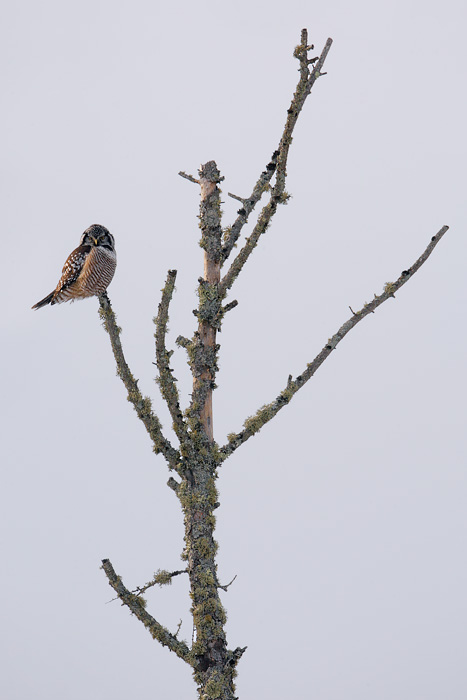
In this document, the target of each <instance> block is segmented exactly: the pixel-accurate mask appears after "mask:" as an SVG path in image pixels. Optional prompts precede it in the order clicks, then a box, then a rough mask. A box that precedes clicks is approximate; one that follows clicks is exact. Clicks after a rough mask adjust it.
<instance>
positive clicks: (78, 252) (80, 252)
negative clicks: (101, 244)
mask: <svg viewBox="0 0 467 700" xmlns="http://www.w3.org/2000/svg"><path fill="white" fill-rule="evenodd" d="M90 251H91V246H90V245H80V246H78V247H77V248H75V250H74V251H73V252H72V253H70V255H69V256H68V257H67V259H66V262H65V264H64V266H63V270H62V276H61V277H60V280H59V282H58V284H57V286H56V288H55V294H58V293H60V292H63V291H64V290H66V289H68V287H70V286H71V285H72V284H73V282H76V280H77V279H78V277H79V276H80V274H81V270H82V269H83V265H84V263H85V262H86V258H87V257H88V255H89V253H90Z"/></svg>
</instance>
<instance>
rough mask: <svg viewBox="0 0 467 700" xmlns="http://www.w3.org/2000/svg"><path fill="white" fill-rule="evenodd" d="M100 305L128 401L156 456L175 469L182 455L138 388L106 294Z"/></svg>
mask: <svg viewBox="0 0 467 700" xmlns="http://www.w3.org/2000/svg"><path fill="white" fill-rule="evenodd" d="M99 304H100V309H99V315H100V317H101V319H102V321H103V324H104V328H105V330H106V331H107V333H108V334H109V337H110V343H111V346H112V351H113V354H114V357H115V362H116V363H117V373H118V376H119V377H120V379H121V380H122V382H123V383H124V385H125V388H126V390H127V392H128V401H130V403H132V404H133V406H134V409H135V411H136V413H137V415H138V418H139V419H140V420H141V421H142V423H143V424H144V427H145V428H146V430H147V431H148V433H149V436H150V438H151V440H152V442H153V444H154V452H155V453H156V454H159V453H161V454H163V455H164V457H165V458H166V460H167V462H168V463H169V465H170V467H172V468H174V469H175V468H176V467H177V464H178V463H179V462H180V460H181V456H180V453H179V452H178V450H176V449H174V448H173V447H172V445H171V444H170V442H169V441H168V440H167V438H165V437H164V435H163V434H162V426H161V423H160V421H159V418H158V417H157V416H156V414H155V413H153V411H152V408H151V399H150V398H148V397H147V396H145V397H143V395H142V394H141V392H140V390H139V388H138V380H137V379H135V378H134V377H133V374H132V373H131V370H130V368H129V367H128V364H127V362H126V360H125V356H124V354H123V348H122V344H121V341H120V333H121V328H119V327H118V325H117V319H116V316H115V313H114V312H113V309H112V306H111V304H110V299H109V297H108V296H107V293H106V292H104V294H101V295H100V296H99Z"/></svg>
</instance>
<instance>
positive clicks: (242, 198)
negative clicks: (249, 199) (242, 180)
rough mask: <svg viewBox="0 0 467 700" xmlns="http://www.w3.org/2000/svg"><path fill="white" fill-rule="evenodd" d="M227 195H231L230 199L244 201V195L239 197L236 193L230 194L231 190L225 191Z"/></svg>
mask: <svg viewBox="0 0 467 700" xmlns="http://www.w3.org/2000/svg"><path fill="white" fill-rule="evenodd" d="M227 194H228V195H229V197H232V199H236V200H237V202H241V203H242V204H243V203H244V202H245V197H239V196H238V194H232V192H227Z"/></svg>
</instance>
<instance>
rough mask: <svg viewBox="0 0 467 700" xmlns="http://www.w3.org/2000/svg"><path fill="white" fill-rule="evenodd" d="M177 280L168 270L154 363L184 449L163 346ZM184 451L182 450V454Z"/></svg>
mask: <svg viewBox="0 0 467 700" xmlns="http://www.w3.org/2000/svg"><path fill="white" fill-rule="evenodd" d="M176 278H177V270H169V272H168V273H167V280H166V283H165V286H164V289H163V290H162V299H161V303H160V304H159V309H158V313H157V317H156V318H155V319H154V323H155V325H156V332H155V334H154V337H155V339H156V363H157V369H158V370H159V377H158V380H157V381H158V384H159V387H160V390H161V394H162V396H163V398H164V400H165V402H166V404H167V407H168V409H169V412H170V415H171V417H172V421H173V429H174V431H175V433H176V435H177V437H178V439H179V440H180V444H181V446H182V448H183V447H185V448H186V446H187V444H188V443H189V436H188V431H187V426H186V425H185V421H184V419H183V414H182V411H181V409H180V397H179V394H178V389H177V385H176V380H175V378H174V376H173V370H172V368H171V367H170V357H171V355H172V352H168V350H167V348H166V344H165V338H166V335H167V323H168V320H169V305H170V302H171V300H172V295H173V292H174V288H175V280H176ZM183 451H185V452H186V449H185V450H183V449H182V452H183Z"/></svg>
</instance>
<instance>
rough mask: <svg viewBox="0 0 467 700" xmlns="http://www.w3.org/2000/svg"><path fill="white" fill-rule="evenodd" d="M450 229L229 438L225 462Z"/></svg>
mask: <svg viewBox="0 0 467 700" xmlns="http://www.w3.org/2000/svg"><path fill="white" fill-rule="evenodd" d="M448 228H449V227H448V226H443V227H442V228H441V229H440V230H439V231H438V233H437V234H436V235H435V236H433V237H432V239H431V241H430V243H429V245H428V246H427V248H426V249H425V251H424V252H423V253H422V255H421V256H420V257H419V258H418V259H417V260H416V261H415V262H414V264H413V265H412V266H411V267H409V268H408V269H407V270H403V271H402V273H401V275H400V277H399V278H398V279H397V280H396V281H395V282H388V283H387V284H386V285H385V287H384V291H383V292H382V294H380V295H379V296H378V295H376V294H375V296H374V299H373V301H371V302H370V303H369V304H365V305H364V306H363V308H362V309H360V311H357V312H353V311H352V316H351V318H350V319H349V320H348V321H346V322H345V323H344V324H343V325H342V326H341V327H340V328H339V330H338V331H337V333H335V334H334V335H333V336H332V338H330V339H329V340H328V342H327V343H326V345H325V346H324V347H323V349H322V350H321V352H320V353H319V354H318V355H317V356H316V357H315V359H314V360H313V361H312V362H310V363H309V364H308V365H307V367H306V369H305V371H304V372H302V374H299V375H298V377H296V378H295V379H294V380H292V379H291V377H290V376H289V379H288V381H287V386H286V388H285V389H283V390H282V391H281V393H280V394H279V396H277V397H276V398H275V399H274V401H272V402H271V403H269V404H266V405H265V406H262V407H261V408H260V409H259V411H258V412H257V413H256V414H255V415H254V416H251V417H250V418H248V419H247V420H246V421H245V423H244V429H243V430H242V431H240V432H239V433H231V434H230V435H229V436H228V440H229V442H228V444H226V445H224V446H223V447H221V448H220V450H219V452H220V454H221V456H222V459H226V458H227V457H228V456H229V455H231V454H232V452H234V451H235V450H236V449H237V448H238V447H240V445H242V444H243V443H244V442H246V441H247V440H248V439H249V438H250V437H252V435H255V433H257V432H258V431H259V430H260V429H261V428H262V427H263V425H265V424H266V423H268V422H269V421H270V420H272V418H274V416H275V415H276V414H277V413H278V412H279V411H280V410H281V408H283V407H284V406H286V405H287V404H288V403H289V402H290V400H291V399H292V397H293V396H294V395H295V394H296V393H297V391H298V390H299V389H301V388H302V386H303V385H304V384H306V382H307V381H308V380H309V379H311V377H312V376H313V375H314V373H315V372H316V370H317V369H318V368H319V367H321V365H322V364H323V362H324V361H325V360H326V359H327V358H328V357H329V355H330V354H331V352H332V351H333V350H334V349H335V348H336V346H337V345H338V344H339V343H340V342H341V340H342V339H343V338H344V337H345V336H346V335H347V333H348V332H349V331H350V330H352V328H354V327H355V326H356V325H357V323H360V321H361V320H362V319H364V318H365V316H368V314H370V313H374V311H375V309H377V308H378V306H381V304H383V303H384V302H385V301H387V300H388V299H390V298H391V297H394V295H395V293H396V292H397V291H398V290H399V289H400V288H401V287H402V286H403V285H404V284H405V283H406V282H408V281H409V279H410V278H411V277H413V275H414V274H415V273H416V272H417V270H419V268H420V267H421V266H422V265H423V263H424V262H425V261H426V260H427V259H428V258H429V256H430V255H431V253H432V252H433V250H434V248H435V247H436V245H437V244H438V243H439V241H440V240H441V238H442V237H443V236H444V234H445V233H446V231H447V230H448Z"/></svg>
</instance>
